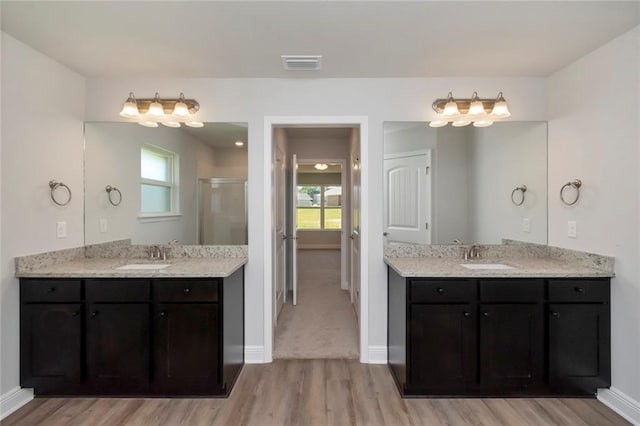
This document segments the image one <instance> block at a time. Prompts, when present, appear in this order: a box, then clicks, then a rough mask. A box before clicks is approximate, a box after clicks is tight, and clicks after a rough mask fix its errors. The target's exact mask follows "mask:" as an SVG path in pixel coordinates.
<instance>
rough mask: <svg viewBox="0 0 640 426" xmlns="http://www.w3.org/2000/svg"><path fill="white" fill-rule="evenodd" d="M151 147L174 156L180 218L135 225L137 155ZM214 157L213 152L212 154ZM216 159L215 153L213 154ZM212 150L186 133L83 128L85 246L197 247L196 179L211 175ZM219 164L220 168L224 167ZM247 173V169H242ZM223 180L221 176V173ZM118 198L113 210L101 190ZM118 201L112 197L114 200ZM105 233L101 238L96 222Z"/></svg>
mask: <svg viewBox="0 0 640 426" xmlns="http://www.w3.org/2000/svg"><path fill="white" fill-rule="evenodd" d="M145 144H150V145H154V146H157V147H160V148H164V149H167V150H169V151H171V152H173V153H176V154H178V156H179V159H180V166H179V183H178V185H179V193H180V199H179V204H180V213H181V214H182V216H178V217H172V218H162V219H157V220H156V219H154V220H153V221H149V220H140V219H139V217H138V216H140V149H141V148H142V146H143V145H145ZM216 151H217V150H216ZM216 154H217V153H216ZM214 159H215V155H214V150H213V149H212V148H211V147H210V146H208V145H206V144H204V143H203V142H201V141H200V140H199V139H198V138H195V137H193V136H192V135H191V134H189V133H187V132H183V131H180V130H179V129H172V128H169V127H164V126H161V127H158V128H148V127H142V126H139V125H137V124H134V123H87V124H86V126H85V167H86V171H85V191H86V200H85V208H86V211H85V236H86V237H85V241H86V243H87V244H97V243H103V242H107V241H115V240H120V239H125V238H131V239H132V242H133V244H158V243H168V242H169V241H171V240H173V239H177V240H178V241H180V243H181V244H196V243H197V240H198V229H197V195H198V191H197V189H198V187H197V185H198V183H197V182H198V179H199V178H201V177H211V176H209V175H206V174H205V175H199V174H198V173H199V171H203V173H207V172H211V171H213V172H215V170H216V163H215V161H214ZM223 163H224V162H223ZM245 170H246V166H245ZM223 174H224V173H223ZM106 185H111V186H115V187H117V188H118V189H119V190H120V191H121V192H122V203H121V204H120V205H119V206H112V205H111V204H110V203H109V201H108V198H107V192H106V191H105V186H106ZM113 198H114V199H117V195H113ZM101 219H104V220H107V223H108V226H107V232H105V233H103V232H100V220H101Z"/></svg>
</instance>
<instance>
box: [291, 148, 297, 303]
mask: <svg viewBox="0 0 640 426" xmlns="http://www.w3.org/2000/svg"><path fill="white" fill-rule="evenodd" d="M297 207H298V159H297V157H296V154H293V158H292V161H291V212H290V213H291V219H292V226H291V235H290V237H289V243H290V244H291V250H290V253H291V258H290V262H291V263H290V264H291V267H290V268H289V270H290V271H291V280H290V282H291V289H292V290H293V304H294V305H296V304H297V303H298V208H297Z"/></svg>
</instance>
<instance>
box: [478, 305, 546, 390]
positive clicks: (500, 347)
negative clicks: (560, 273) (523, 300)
mask: <svg viewBox="0 0 640 426" xmlns="http://www.w3.org/2000/svg"><path fill="white" fill-rule="evenodd" d="M543 330H544V328H543V311H542V305H538V304H500V305H497V304H496V305H493V304H491V305H488V304H483V305H481V306H480V384H481V386H482V387H483V388H485V389H488V390H490V389H495V390H496V391H501V390H503V389H507V388H508V389H509V390H512V391H515V392H517V391H518V390H525V389H527V388H530V387H532V386H535V385H542V382H543V376H544V373H543V371H544V357H543V353H544V351H543V349H544V334H543Z"/></svg>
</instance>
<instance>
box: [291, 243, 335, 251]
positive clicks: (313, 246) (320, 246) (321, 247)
mask: <svg viewBox="0 0 640 426" xmlns="http://www.w3.org/2000/svg"><path fill="white" fill-rule="evenodd" d="M298 249H300V250H340V244H298Z"/></svg>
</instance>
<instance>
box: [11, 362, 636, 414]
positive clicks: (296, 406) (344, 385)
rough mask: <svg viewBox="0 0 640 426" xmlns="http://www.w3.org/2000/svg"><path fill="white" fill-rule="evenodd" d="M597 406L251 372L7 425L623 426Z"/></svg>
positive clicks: (64, 401)
mask: <svg viewBox="0 0 640 426" xmlns="http://www.w3.org/2000/svg"><path fill="white" fill-rule="evenodd" d="M626 424H629V423H627V422H626V421H625V420H624V419H622V418H621V417H619V416H618V415H617V414H615V413H614V412H613V411H611V410H610V409H609V408H607V407H606V406H604V405H602V404H601V403H599V402H598V401H597V400H595V399H556V398H553V399H551V398H549V399H546V398H531V399H500V398H496V399H401V398H400V397H399V395H398V392H397V391H396V389H395V386H394V384H393V380H392V378H391V375H390V374H389V371H388V369H387V366H386V365H370V364H369V365H367V364H360V363H359V362H358V361H355V360H277V361H275V362H273V363H272V364H261V365H256V364H254V365H246V366H245V367H244V369H243V371H242V373H241V375H240V378H239V379H238V382H237V383H236V386H235V388H234V390H233V392H232V394H231V396H230V397H229V398H228V399H160V398H158V399H135V398H129V399H121V398H37V399H35V400H34V401H32V402H30V403H29V404H27V405H25V406H24V407H22V408H21V409H20V410H18V411H16V412H15V413H13V414H12V415H11V416H9V417H8V418H6V419H5V420H4V421H2V425H6V426H9V425H145V426H146V425H260V426H268V425H510V426H511V425H626Z"/></svg>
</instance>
